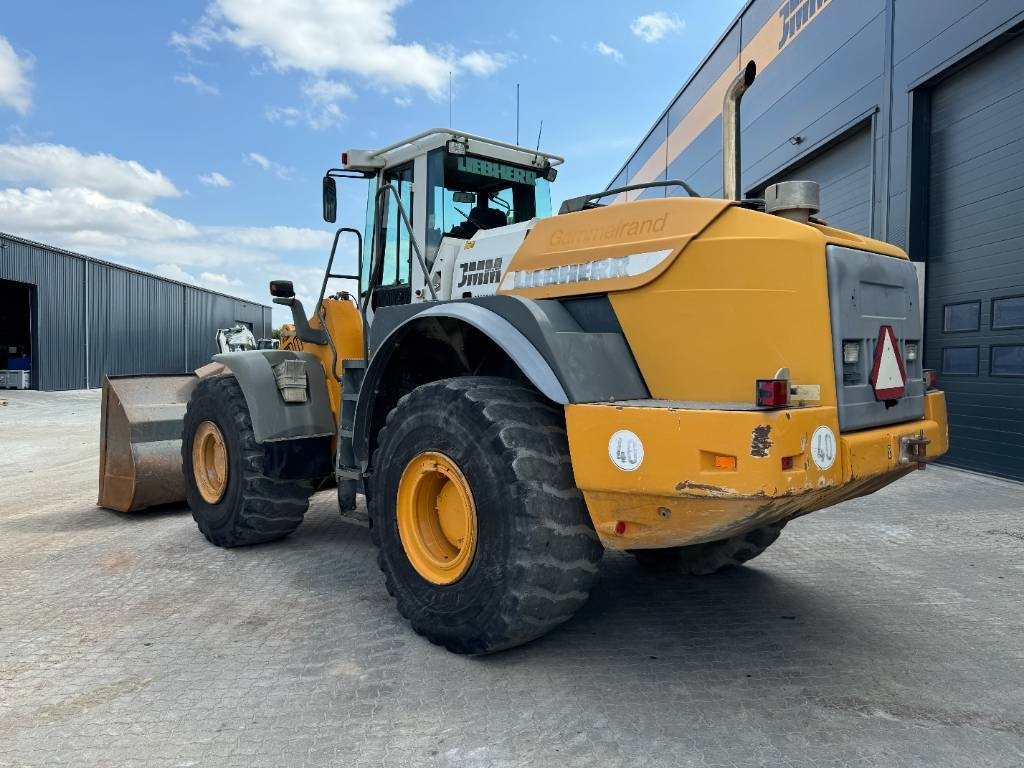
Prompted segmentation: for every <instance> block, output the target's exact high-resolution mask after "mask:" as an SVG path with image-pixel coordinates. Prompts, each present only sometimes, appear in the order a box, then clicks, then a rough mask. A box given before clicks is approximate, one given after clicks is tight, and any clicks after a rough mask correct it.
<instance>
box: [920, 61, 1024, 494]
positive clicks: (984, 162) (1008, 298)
mask: <svg viewBox="0 0 1024 768" xmlns="http://www.w3.org/2000/svg"><path fill="white" fill-rule="evenodd" d="M1022 69H1024V41H1015V42H1013V43H1009V44H1007V45H1005V46H1003V47H1001V48H999V49H997V50H996V51H994V52H992V53H989V54H988V55H986V56H985V57H984V58H982V59H980V60H978V61H977V62H975V63H973V64H971V65H970V66H969V67H968V68H966V69H964V70H961V71H960V72H958V73H957V74H955V75H953V76H952V77H951V78H950V79H948V80H946V81H944V82H943V83H942V84H940V85H939V86H937V87H936V88H935V89H934V90H933V91H932V98H931V144H930V166H929V172H930V190H929V222H928V255H927V268H926V285H927V295H926V302H925V307H926V314H927V318H926V326H925V339H926V344H927V349H926V352H925V359H926V363H927V364H928V366H929V367H932V368H937V369H938V370H939V376H940V381H941V384H942V388H943V389H945V390H946V396H947V403H948V408H949V420H950V440H951V448H950V452H949V455H948V461H949V463H951V464H955V465H958V466H962V467H966V468H969V469H974V470H978V471H980V472H989V473H993V474H998V475H1002V476H1005V477H1012V478H1015V479H1021V480H1024V79H1021V77H1020V72H1021V70H1022Z"/></svg>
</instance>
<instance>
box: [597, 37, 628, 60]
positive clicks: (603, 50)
mask: <svg viewBox="0 0 1024 768" xmlns="http://www.w3.org/2000/svg"><path fill="white" fill-rule="evenodd" d="M594 50H595V51H597V52H598V53H600V54H601V55H602V56H608V57H609V58H612V59H615V61H617V62H619V63H622V51H620V50H619V49H618V48H612V47H611V46H610V45H608V44H607V43H605V42H604V41H601V42H599V43H598V44H597V45H595V46H594Z"/></svg>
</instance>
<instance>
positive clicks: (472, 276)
mask: <svg viewBox="0 0 1024 768" xmlns="http://www.w3.org/2000/svg"><path fill="white" fill-rule="evenodd" d="M459 266H460V267H461V268H462V282H461V283H459V284H458V285H457V286H456V288H462V287H463V286H466V285H487V284H489V283H496V282H498V281H499V280H500V279H501V259H480V260H478V261H466V262H463V263H462V264H459Z"/></svg>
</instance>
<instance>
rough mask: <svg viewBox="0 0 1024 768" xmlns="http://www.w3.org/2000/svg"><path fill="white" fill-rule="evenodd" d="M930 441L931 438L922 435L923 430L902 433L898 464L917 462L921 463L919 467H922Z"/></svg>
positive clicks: (923, 466)
mask: <svg viewBox="0 0 1024 768" xmlns="http://www.w3.org/2000/svg"><path fill="white" fill-rule="evenodd" d="M930 442H931V440H929V439H928V438H927V437H925V436H924V430H921V432H920V433H918V434H916V435H903V436H902V437H901V438H900V464H910V463H911V462H917V463H919V464H920V465H921V469H924V468H925V464H924V461H925V458H926V457H927V455H928V443H930Z"/></svg>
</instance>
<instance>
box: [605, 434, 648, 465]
mask: <svg viewBox="0 0 1024 768" xmlns="http://www.w3.org/2000/svg"><path fill="white" fill-rule="evenodd" d="M608 458H609V459H611V460H612V464H614V465H615V466H616V467H618V468H619V469H621V470H622V471H623V472H632V471H633V470H634V469H636V468H637V467H639V466H640V465H641V464H643V463H644V444H643V443H642V442H641V441H640V438H639V437H637V436H636V433H635V432H630V431H629V430H628V429H620V430H619V431H618V432H616V433H615V434H614V435H612V439H611V440H609V441H608Z"/></svg>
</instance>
